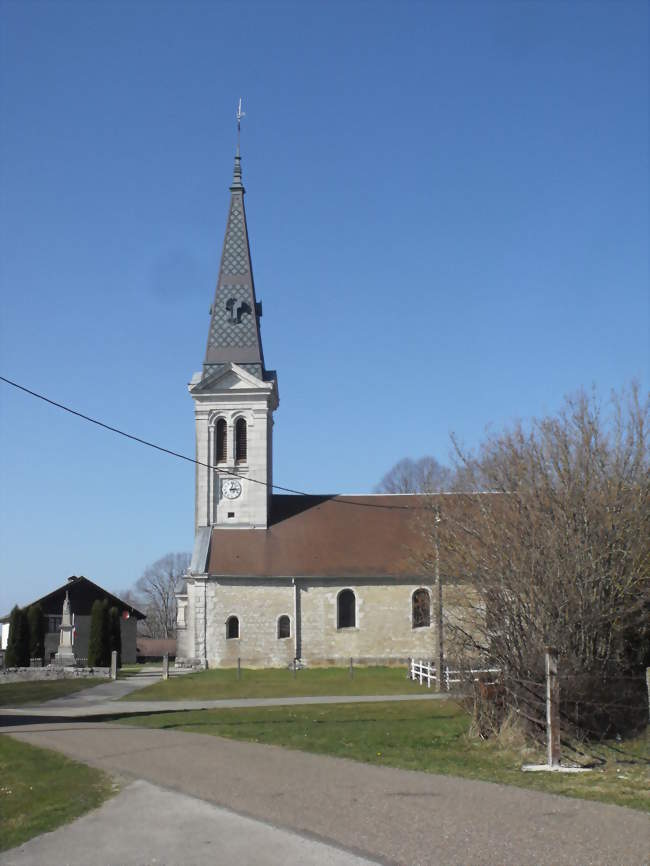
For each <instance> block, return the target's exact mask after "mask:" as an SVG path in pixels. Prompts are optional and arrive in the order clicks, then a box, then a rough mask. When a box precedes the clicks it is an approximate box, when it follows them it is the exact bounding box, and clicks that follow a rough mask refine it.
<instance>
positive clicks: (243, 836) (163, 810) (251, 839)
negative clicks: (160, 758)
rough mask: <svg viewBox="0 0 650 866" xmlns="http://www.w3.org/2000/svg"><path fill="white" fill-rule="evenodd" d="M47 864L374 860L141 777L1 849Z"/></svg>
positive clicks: (15, 859) (311, 864) (14, 860)
mask: <svg viewBox="0 0 650 866" xmlns="http://www.w3.org/2000/svg"><path fill="white" fill-rule="evenodd" d="M43 863H58V864H65V866H88V864H89V863H95V864H100V866H149V864H155V866H181V864H182V866H204V864H205V866H207V864H210V866H230V864H232V863H241V864H255V866H293V864H300V866H373V863H372V862H371V861H370V860H366V859H362V858H361V857H356V856H355V855H354V854H350V853H348V852H346V851H343V850H341V849H340V848H335V847H332V846H330V845H325V844H323V843H322V842H318V841H315V840H314V839H308V838H306V837H304V836H299V835H298V834H296V833H291V832H289V831H287V830H281V829H279V828H277V827H273V826H271V825H270V824H266V823H263V822H261V821H254V820H252V819H251V818H244V817H242V816H241V815H236V814H235V813H234V812H230V811H228V810H227V809H221V808H219V807H218V806H213V805H211V804H210V803H206V802H205V801H203V800H197V799H195V798H194V797H187V796H185V795H184V794H178V793H175V792H172V791H166V790H164V789H163V788H159V787H157V786H155V785H150V784H149V783H148V782H142V781H137V782H132V783H131V784H130V785H128V786H127V787H126V788H124V789H123V790H122V791H121V792H120V793H119V794H118V795H117V796H116V797H114V798H113V799H112V800H109V801H108V802H107V803H105V804H104V805H103V806H101V807H100V808H99V809H96V810H95V811H94V812H91V813H90V814H88V815H85V816H84V817H83V818H79V819H78V820H77V821H75V822H74V823H72V824H70V825H68V826H67V827H61V828H59V829H58V830H55V831H54V832H53V833H45V834H44V835H42V836H38V837H37V838H36V839H31V840H30V841H29V842H26V843H25V844H24V845H21V846H20V847H19V848H14V849H13V850H12V851H8V852H6V853H5V854H4V855H2V854H0V864H2V866H42V864H43Z"/></svg>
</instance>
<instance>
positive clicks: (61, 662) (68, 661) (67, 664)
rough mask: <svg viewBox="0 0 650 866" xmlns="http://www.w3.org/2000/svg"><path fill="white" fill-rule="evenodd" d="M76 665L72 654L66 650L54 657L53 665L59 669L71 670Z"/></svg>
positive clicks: (60, 651)
mask: <svg viewBox="0 0 650 866" xmlns="http://www.w3.org/2000/svg"><path fill="white" fill-rule="evenodd" d="M76 663H77V660H76V658H75V656H74V653H73V652H72V651H71V650H68V649H67V648H65V649H63V650H61V649H59V651H58V653H57V654H56V655H55V656H54V664H55V665H56V666H57V667H59V668H72V667H74V666H75V664H76Z"/></svg>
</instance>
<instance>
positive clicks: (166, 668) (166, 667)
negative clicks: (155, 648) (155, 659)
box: [162, 653, 169, 680]
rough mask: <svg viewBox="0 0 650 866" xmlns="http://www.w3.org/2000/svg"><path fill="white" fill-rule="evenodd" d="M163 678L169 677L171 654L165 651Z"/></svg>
mask: <svg viewBox="0 0 650 866" xmlns="http://www.w3.org/2000/svg"><path fill="white" fill-rule="evenodd" d="M162 678H163V679H164V680H168V679H169V655H168V653H165V654H164V655H163V666H162Z"/></svg>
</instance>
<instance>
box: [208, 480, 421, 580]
mask: <svg viewBox="0 0 650 866" xmlns="http://www.w3.org/2000/svg"><path fill="white" fill-rule="evenodd" d="M426 502H427V498H426V497H422V496H396V495H385V496H384V495H381V496H277V495H274V496H273V498H272V508H271V522H270V526H269V528H268V529H266V530H263V529H241V530H235V529H233V530H223V529H215V530H213V532H212V540H211V544H210V554H209V557H208V571H209V573H210V574H212V575H219V576H223V577H244V576H248V577H314V578H316V577H382V578H384V577H410V576H415V575H420V574H423V569H422V567H421V566H419V565H418V564H417V556H414V555H413V552H414V551H417V549H418V548H419V547H421V546H422V536H421V532H420V520H419V518H420V517H421V515H422V513H423V509H425V508H426Z"/></svg>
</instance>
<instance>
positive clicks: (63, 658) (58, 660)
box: [54, 591, 75, 668]
mask: <svg viewBox="0 0 650 866" xmlns="http://www.w3.org/2000/svg"><path fill="white" fill-rule="evenodd" d="M72 630H73V626H72V614H71V613H70V599H69V598H68V593H67V591H66V594H65V601H64V602H63V614H62V616H61V631H60V635H59V649H58V652H57V654H56V656H55V659H54V663H55V664H56V665H58V666H59V667H64V668H65V667H70V666H72V665H74V663H75V657H74V652H73V651H72Z"/></svg>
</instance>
